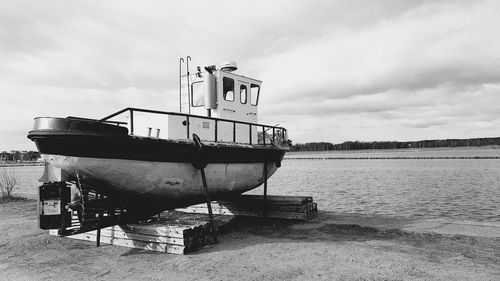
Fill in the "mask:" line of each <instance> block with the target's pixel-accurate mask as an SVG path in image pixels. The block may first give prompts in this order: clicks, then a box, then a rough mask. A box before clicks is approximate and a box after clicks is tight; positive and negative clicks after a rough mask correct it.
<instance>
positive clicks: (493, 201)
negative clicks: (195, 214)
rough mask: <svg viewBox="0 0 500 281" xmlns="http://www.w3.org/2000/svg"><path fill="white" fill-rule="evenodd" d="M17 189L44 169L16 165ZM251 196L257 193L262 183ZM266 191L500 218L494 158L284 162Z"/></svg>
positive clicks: (356, 206) (459, 152)
mask: <svg viewBox="0 0 500 281" xmlns="http://www.w3.org/2000/svg"><path fill="white" fill-rule="evenodd" d="M287 155H288V157H294V158H295V157H297V156H301V155H302V156H304V155H305V156H309V157H310V156H311V155H312V156H315V157H332V156H333V157H342V156H346V155H347V157H356V156H359V157H372V156H374V157H385V156H387V157H389V156H450V157H457V156H458V157H460V156H500V149H491V148H489V149H484V148H481V149H473V148H471V149H424V150H420V151H417V150H411V151H407V150H385V151H384V150H379V151H357V152H352V151H351V152H328V153H298V154H297V153H292V154H287ZM14 169H15V172H16V174H17V175H18V176H19V178H20V179H21V180H20V189H19V190H18V194H21V195H24V196H28V197H32V198H36V192H37V191H36V190H37V189H36V187H37V186H38V185H40V184H39V183H38V182H37V180H38V178H40V176H41V175H42V173H43V167H17V168H14ZM251 193H262V188H259V189H257V190H254V191H252V192H251ZM269 194H280V195H307V196H313V197H314V201H315V202H317V203H318V206H319V209H321V210H326V211H332V212H334V213H338V214H359V215H374V216H384V217H407V218H446V219H458V220H470V221H481V222H500V208H499V207H498V206H500V159H435V160H433V159H409V160H403V159H399V160H391V159H388V160H321V159H320V160H317V159H285V160H284V161H283V163H282V167H281V168H280V169H279V170H278V171H277V172H276V174H275V175H273V177H271V178H270V179H269Z"/></svg>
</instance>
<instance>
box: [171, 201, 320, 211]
mask: <svg viewBox="0 0 500 281" xmlns="http://www.w3.org/2000/svg"><path fill="white" fill-rule="evenodd" d="M314 204H316V203H307V204H305V205H272V204H268V205H267V206H266V207H267V210H268V211H276V212H306V211H308V210H312V209H313V208H314ZM187 208H206V204H198V205H193V206H189V207H187ZM187 208H181V209H178V210H182V209H187ZM263 208H264V204H254V205H247V204H237V203H234V202H228V203H227V202H212V210H214V209H228V210H244V211H246V210H253V211H260V210H263Z"/></svg>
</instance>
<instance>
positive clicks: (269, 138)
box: [99, 107, 287, 146]
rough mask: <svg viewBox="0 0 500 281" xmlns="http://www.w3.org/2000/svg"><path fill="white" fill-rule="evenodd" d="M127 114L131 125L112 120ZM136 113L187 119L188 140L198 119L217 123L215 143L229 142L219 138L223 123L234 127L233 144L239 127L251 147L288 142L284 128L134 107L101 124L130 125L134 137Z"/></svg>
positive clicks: (109, 117) (116, 113)
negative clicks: (244, 128)
mask: <svg viewBox="0 0 500 281" xmlns="http://www.w3.org/2000/svg"><path fill="white" fill-rule="evenodd" d="M126 112H128V113H129V114H130V124H128V123H127V122H120V121H112V120H110V119H112V118H114V117H117V116H118V115H120V114H122V113H126ZM134 112H142V113H149V114H160V115H167V116H181V117H184V118H185V125H186V139H191V138H192V137H191V135H190V133H191V132H192V129H190V118H197V119H204V120H212V121H214V123H215V126H214V136H215V137H214V139H213V142H227V141H221V140H220V139H219V138H218V133H219V130H220V129H219V125H220V124H221V123H231V124H232V127H233V128H232V133H233V139H232V142H234V143H236V140H238V139H239V138H237V131H238V130H237V129H236V128H237V125H244V126H248V142H243V143H245V144H250V145H253V144H258V145H264V146H266V145H278V146H281V145H282V144H285V143H286V142H287V133H286V129H285V128H283V127H278V126H269V125H264V124H258V123H250V122H244V121H236V120H230V119H222V118H215V117H208V116H198V115H191V114H186V113H178V112H167V111H159V110H150V109H141V108H133V107H127V108H124V109H122V110H120V111H117V112H115V113H113V114H111V115H108V116H106V117H104V118H102V119H100V120H99V122H105V123H115V124H117V125H129V127H130V132H129V133H130V135H134ZM183 123H184V122H183ZM253 128H256V129H257V140H255V139H252V130H253ZM190 131H191V132H190ZM209 141H210V140H209ZM240 143H241V141H240Z"/></svg>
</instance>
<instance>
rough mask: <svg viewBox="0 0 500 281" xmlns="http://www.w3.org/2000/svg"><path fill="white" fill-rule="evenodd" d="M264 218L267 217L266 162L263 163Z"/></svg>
mask: <svg viewBox="0 0 500 281" xmlns="http://www.w3.org/2000/svg"><path fill="white" fill-rule="evenodd" d="M264 217H267V162H264Z"/></svg>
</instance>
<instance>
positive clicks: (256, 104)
mask: <svg viewBox="0 0 500 281" xmlns="http://www.w3.org/2000/svg"><path fill="white" fill-rule="evenodd" d="M252 86H256V88H257V99H256V100H255V104H254V103H253V101H252V97H253V92H252ZM259 98H260V85H259V84H255V83H250V105H252V106H258V105H259Z"/></svg>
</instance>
